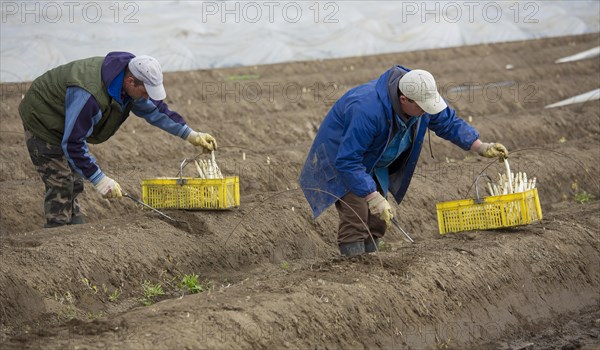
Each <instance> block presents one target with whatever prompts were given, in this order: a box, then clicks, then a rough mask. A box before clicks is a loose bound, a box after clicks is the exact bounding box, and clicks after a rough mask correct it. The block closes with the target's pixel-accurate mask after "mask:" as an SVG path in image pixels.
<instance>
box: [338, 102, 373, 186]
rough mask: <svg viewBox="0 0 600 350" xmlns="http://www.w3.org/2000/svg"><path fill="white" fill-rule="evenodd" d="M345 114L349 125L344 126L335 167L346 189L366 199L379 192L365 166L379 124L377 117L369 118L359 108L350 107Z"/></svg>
mask: <svg viewBox="0 0 600 350" xmlns="http://www.w3.org/2000/svg"><path fill="white" fill-rule="evenodd" d="M345 114H347V115H348V116H349V117H346V118H345V119H346V120H348V123H347V125H345V126H344V128H345V130H344V136H343V137H342V141H341V143H340V148H339V150H338V154H337V158H336V160H335V167H336V169H337V171H338V172H339V174H340V176H341V179H342V182H343V183H344V185H345V186H346V188H348V189H350V191H352V193H354V194H356V195H357V196H360V197H365V196H366V195H368V194H369V193H372V192H375V191H377V185H376V184H375V181H374V180H373V177H372V176H371V175H369V174H368V173H367V168H366V167H365V165H364V164H363V161H364V156H365V153H366V152H367V150H369V148H370V147H371V144H372V143H373V139H374V138H375V135H376V133H377V123H376V121H375V120H374V118H375V116H368V115H366V114H364V113H363V112H362V111H360V110H359V109H358V108H353V107H350V109H348V110H346V111H345Z"/></svg>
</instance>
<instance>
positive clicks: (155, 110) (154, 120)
mask: <svg viewBox="0 0 600 350" xmlns="http://www.w3.org/2000/svg"><path fill="white" fill-rule="evenodd" d="M131 111H132V112H133V113H135V114H136V115H137V116H139V117H142V118H144V119H146V121H147V122H148V123H150V124H152V125H154V126H156V127H158V128H160V129H162V130H164V131H166V132H168V133H169V134H171V135H175V136H179V137H181V138H182V139H185V138H186V137H187V136H188V135H189V134H190V132H192V129H191V128H190V127H189V126H187V124H186V123H185V120H183V117H182V116H181V115H179V114H178V113H176V112H173V111H171V110H170V109H169V108H168V107H167V104H166V103H164V102H162V101H155V100H152V99H144V98H139V99H137V100H135V101H133V107H132V108H131Z"/></svg>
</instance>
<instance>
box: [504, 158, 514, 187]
mask: <svg viewBox="0 0 600 350" xmlns="http://www.w3.org/2000/svg"><path fill="white" fill-rule="evenodd" d="M504 167H505V168H506V177H507V178H508V191H509V193H513V187H512V182H511V172H510V165H508V159H506V158H504Z"/></svg>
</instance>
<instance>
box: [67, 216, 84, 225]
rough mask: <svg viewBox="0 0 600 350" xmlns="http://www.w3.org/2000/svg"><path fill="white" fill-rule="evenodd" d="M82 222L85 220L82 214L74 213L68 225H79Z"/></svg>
mask: <svg viewBox="0 0 600 350" xmlns="http://www.w3.org/2000/svg"><path fill="white" fill-rule="evenodd" d="M83 223H85V220H83V215H75V216H73V217H71V222H69V225H81V224H83Z"/></svg>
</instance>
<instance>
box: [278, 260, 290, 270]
mask: <svg viewBox="0 0 600 350" xmlns="http://www.w3.org/2000/svg"><path fill="white" fill-rule="evenodd" d="M279 267H281V268H282V269H283V270H285V271H289V269H290V263H289V262H287V261H284V262H282V263H281V264H280V265H279Z"/></svg>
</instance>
